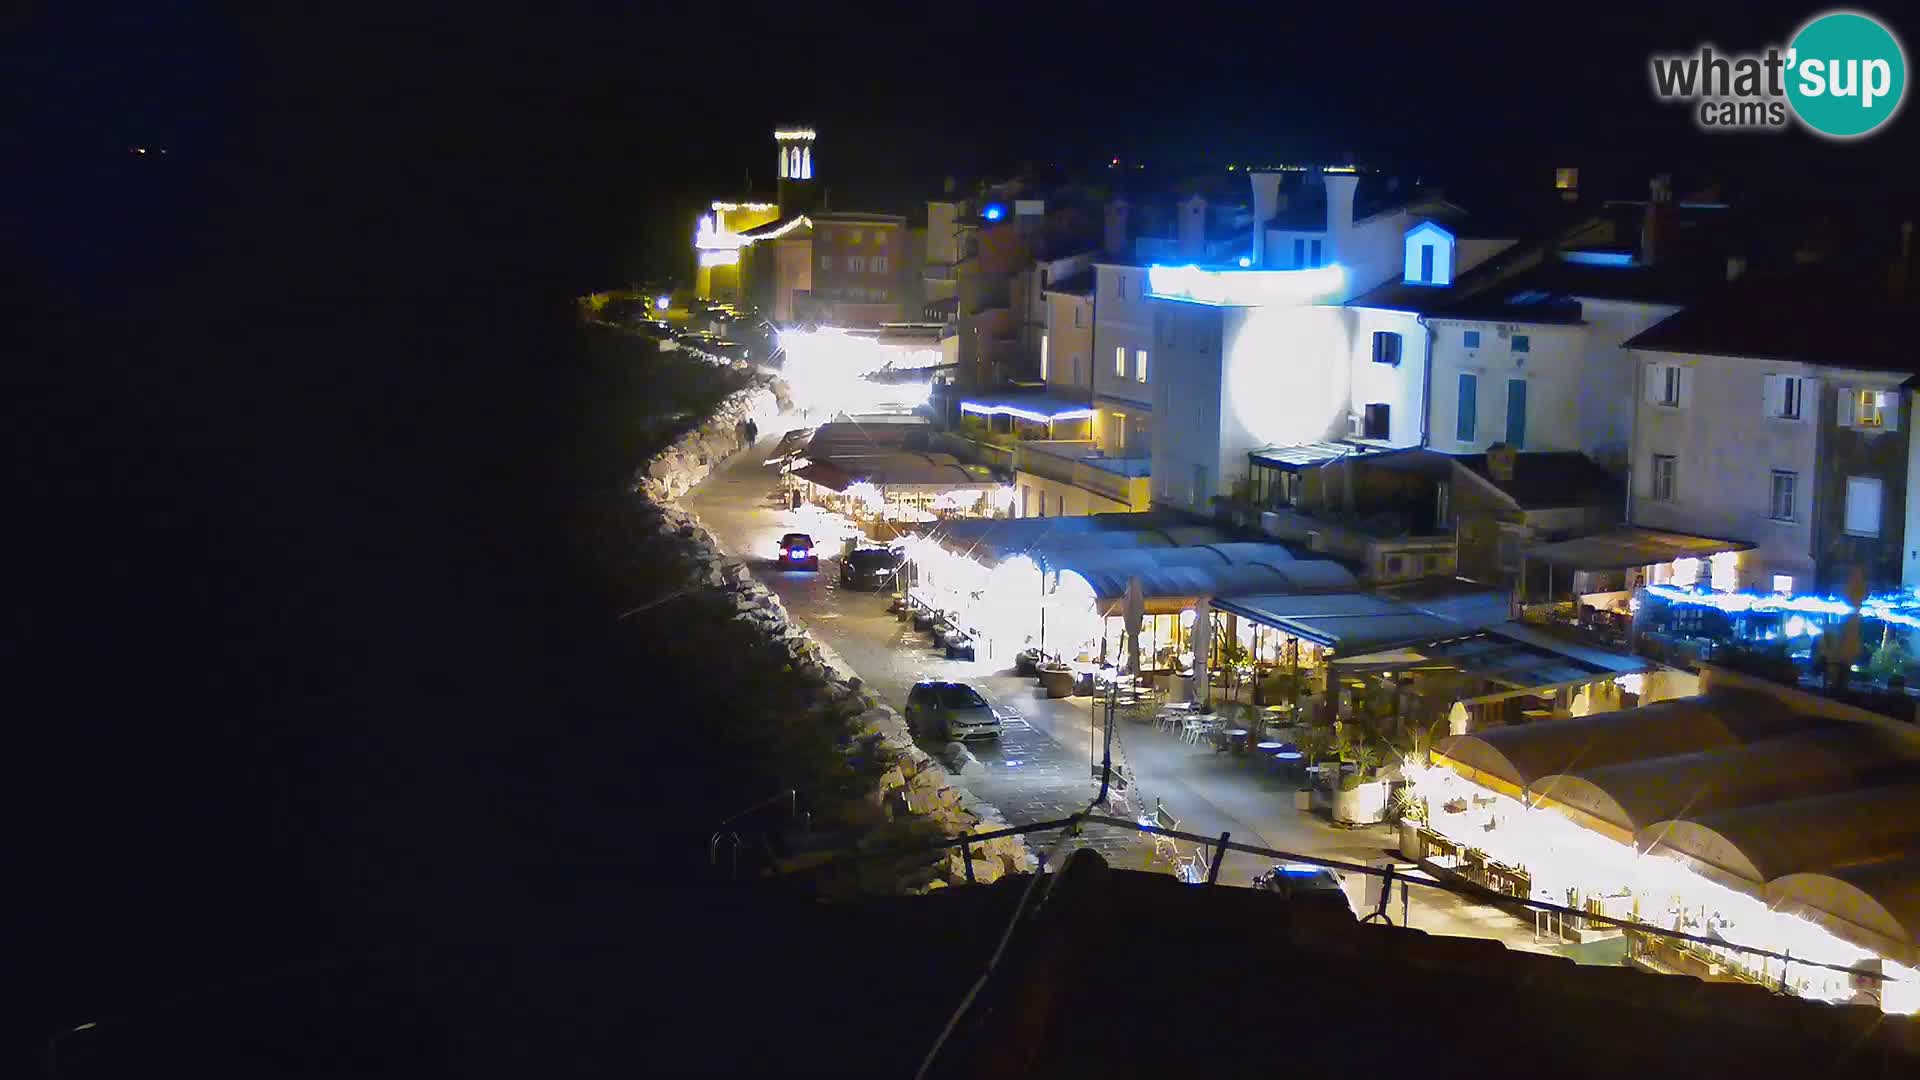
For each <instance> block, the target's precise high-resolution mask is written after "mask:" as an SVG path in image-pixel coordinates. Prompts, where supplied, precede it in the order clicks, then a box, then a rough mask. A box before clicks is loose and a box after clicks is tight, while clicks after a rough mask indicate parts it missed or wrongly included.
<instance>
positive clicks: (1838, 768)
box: [1405, 698, 1920, 1013]
mask: <svg viewBox="0 0 1920 1080" xmlns="http://www.w3.org/2000/svg"><path fill="white" fill-rule="evenodd" d="M1756 710H1757V711H1756ZM1900 754H1913V755H1915V757H1916V760H1920V754H1916V753H1915V751H1914V749H1913V747H1912V746H1911V745H1910V744H1907V743H1904V742H1903V741H1902V740H1901V739H1900V738H1898V737H1890V736H1889V734H1888V733H1887V732H1884V731H1880V730H1876V729H1874V728H1872V727H1870V726H1864V725H1863V726H1860V727H1859V728H1858V730H1856V729H1854V728H1852V727H1848V726H1845V725H1840V726H1836V725H1833V724H1831V723H1821V722H1817V721H1813V720H1810V719H1808V718H1804V717H1796V716H1794V715H1793V714H1791V713H1788V712H1786V711H1784V708H1781V709H1779V710H1776V711H1774V712H1772V713H1769V712H1767V710H1766V708H1764V707H1762V706H1759V705H1756V704H1755V701H1754V700H1753V699H1750V698H1740V699H1737V700H1729V701H1726V702H1724V703H1721V704H1715V699H1707V698H1694V699H1681V700H1677V701H1671V702H1665V703H1662V704H1661V705H1656V706H1651V707H1649V708H1647V709H1634V710H1626V711H1624V712H1619V713H1612V714H1607V716H1605V717H1588V718H1582V719H1579V720H1571V721H1555V722H1553V723H1551V724H1541V725H1532V726H1529V727H1528V728H1526V729H1506V730H1504V731H1502V732H1499V733H1495V734H1488V735H1484V736H1456V737H1452V738H1449V739H1444V740H1442V741H1441V742H1440V743H1439V744H1438V745H1437V746H1436V747H1435V749H1434V754H1433V757H1434V763H1433V764H1432V765H1431V766H1425V765H1418V764H1415V763H1411V762H1410V763H1408V765H1407V767H1406V770H1405V772H1406V775H1407V776H1408V777H1409V779H1410V780H1411V781H1412V783H1413V791H1414V792H1415V794H1416V795H1417V797H1418V799H1419V805H1420V806H1421V807H1422V809H1423V810H1424V814H1425V822H1424V825H1423V826H1421V829H1420V834H1421V836H1422V838H1423V847H1424V851H1425V858H1426V861H1427V862H1428V863H1429V864H1430V865H1431V866H1433V867H1434V868H1435V869H1437V870H1441V871H1444V872H1450V873H1453V874H1458V875H1460V876H1462V877H1465V878H1467V879H1469V880H1472V881H1475V882H1478V883H1479V884H1482V885H1485V886H1487V887H1488V888H1491V889H1493V890H1494V891H1496V892H1500V893H1503V894H1506V895H1510V896H1513V897H1515V898H1518V899H1533V900H1542V901H1548V902H1551V903H1555V904H1562V905H1566V906H1568V907H1572V908H1576V909H1580V910H1582V911H1585V912H1587V913H1589V914H1591V915H1594V916H1606V917H1610V918H1614V919H1623V920H1628V921H1630V922H1637V923H1644V924H1646V925H1648V926H1650V927H1655V928H1660V929H1666V930H1676V931H1680V932H1683V933H1687V934H1692V935H1697V936H1700V937H1705V938H1709V939H1713V940H1714V941H1716V942H1724V943H1725V944H1724V945H1721V944H1700V943H1688V942H1680V941H1677V940H1675V939H1671V938H1661V937H1656V936H1652V935H1646V934H1640V935H1635V934H1633V933H1632V932H1631V930H1629V931H1628V932H1627V934H1626V937H1627V939H1628V940H1627V945H1628V953H1629V955H1630V956H1631V957H1632V960H1633V962H1634V963H1635V964H1637V965H1638V966H1641V967H1645V968H1649V969H1652V970H1658V971H1672V972H1681V973H1686V974H1693V975H1697V976H1699V977H1702V978H1708V979H1716V980H1736V981H1750V982H1756V983H1760V984H1762V985H1767V986H1770V987H1776V988H1777V987H1779V986H1781V985H1783V984H1784V985H1785V987H1786V988H1787V989H1788V990H1789V991H1790V992H1792V993H1794V994H1796V995H1798V996H1802V997H1808V998H1813V999H1817V1000H1822V1001H1836V1002H1837V1001H1854V1000H1862V998H1861V996H1860V995H1861V992H1862V986H1865V987H1866V988H1867V996H1868V998H1867V999H1871V1000H1877V1001H1878V1002H1879V1004H1880V1005H1881V1007H1883V1008H1884V1009H1886V1010H1887V1011H1889V1012H1899V1013H1912V1012H1916V1011H1920V970H1916V961H1917V960H1920V957H1916V954H1915V943H1914V931H1915V930H1916V929H1920V905H1916V904H1915V903H1914V899H1915V897H1916V896H1920V892H1915V891H1914V888H1913V886H1914V885H1915V884H1917V883H1920V866H1916V865H1915V863H1914V861H1913V860H1911V859H1910V858H1908V857H1906V856H1905V855H1903V854H1902V853H1903V852H1904V851H1905V850H1906V849H1907V848H1908V847H1909V846H1910V842H1911V837H1910V836H1909V833H1910V832H1911V831H1912V829H1911V827H1910V826H1909V825H1907V824H1906V823H1907V822H1908V821H1909V820H1911V815H1912V812H1913V810H1914V809H1915V806H1916V804H1920V787H1915V786H1912V785H1894V786H1891V787H1889V786H1884V785H1882V786H1873V785H1871V784H1865V785H1863V784H1860V783H1857V782H1856V773H1855V772H1854V771H1853V770H1854V769H1855V768H1856V765H1855V764H1854V763H1855V762H1857V763H1858V765H1857V768H1858V769H1859V770H1860V772H1859V773H1858V776H1866V775H1868V774H1867V772H1866V770H1869V769H1871V768H1873V767H1875V766H1876V764H1877V765H1880V766H1884V764H1885V759H1886V758H1887V756H1888V755H1900ZM1818 768H1825V769H1826V770H1827V772H1825V773H1824V774H1822V775H1818V776H1810V775H1809V773H1810V772H1812V771H1814V770H1816V769H1818ZM1804 792H1814V794H1812V795H1806V794H1803V793H1804ZM1606 793H1610V794H1606ZM1824 863H1834V864H1846V865H1848V866H1852V865H1860V866H1864V867H1866V868H1868V869H1867V871H1866V872H1849V871H1846V870H1844V869H1842V870H1831V869H1827V868H1825V866H1824V865H1822V864H1824ZM1849 879H1850V880H1849ZM1863 910H1864V911H1866V912H1867V914H1862V912H1863ZM1553 928H1554V929H1557V930H1559V931H1561V932H1563V933H1565V934H1566V935H1567V936H1568V937H1571V938H1574V939H1576V940H1593V939H1594V938H1596V937H1603V936H1608V935H1611V934H1613V933H1615V930H1614V928H1613V927H1612V926H1611V925H1609V924H1607V923H1604V922H1601V921H1598V920H1597V919H1596V920H1594V921H1591V922H1589V921H1588V920H1586V919H1584V918H1581V917H1572V918H1570V919H1568V920H1566V921H1565V922H1564V924H1560V923H1555V924H1553ZM1735 945H1744V946H1749V947H1752V948H1757V949H1763V950H1768V951H1771V952H1775V953H1781V954H1787V955H1791V956H1793V957H1796V958H1801V959H1805V960H1813V961H1819V962H1822V963H1827V964H1838V965H1844V966H1848V967H1856V968H1859V969H1861V970H1862V971H1865V972H1869V973H1874V974H1870V975H1866V976H1861V977H1858V978H1856V977H1853V976H1850V975H1849V974H1847V973H1845V972H1837V971H1832V970H1827V969H1823V968H1815V967H1809V966H1807V965H1805V964H1792V963H1785V964H1783V963H1782V962H1781V961H1779V960H1777V959H1767V958H1764V957H1758V956H1755V955H1754V954H1752V953H1747V952H1742V951H1740V950H1738V949H1735V948H1732V947H1731V946H1735ZM1881 977H1884V980H1885V981H1884V982H1882V981H1881Z"/></svg>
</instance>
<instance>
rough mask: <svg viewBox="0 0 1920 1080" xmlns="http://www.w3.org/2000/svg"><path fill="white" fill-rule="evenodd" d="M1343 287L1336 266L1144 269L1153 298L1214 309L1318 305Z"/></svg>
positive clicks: (1342, 276) (1343, 277)
mask: <svg viewBox="0 0 1920 1080" xmlns="http://www.w3.org/2000/svg"><path fill="white" fill-rule="evenodd" d="M1346 285H1347V272H1346V270H1345V268H1343V267H1341V266H1340V265H1338V264H1334V265H1332V266H1319V267H1314V268H1313V269H1310V270H1239V269H1226V270H1217V269H1210V268H1206V267H1200V266H1150V267H1148V268H1147V291H1148V292H1149V293H1150V294H1152V295H1153V296H1155V297H1157V298H1159V299H1162V300H1186V301H1190V302H1192V303H1196V304H1210V305H1214V306H1217V307H1264V306H1266V305H1269V304H1272V305H1298V304H1316V303H1322V302H1325V301H1328V300H1332V299H1335V298H1336V297H1338V296H1339V295H1340V293H1341V291H1342V290H1344V289H1345V288H1346Z"/></svg>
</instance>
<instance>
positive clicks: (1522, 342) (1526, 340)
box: [1513, 334, 1533, 352]
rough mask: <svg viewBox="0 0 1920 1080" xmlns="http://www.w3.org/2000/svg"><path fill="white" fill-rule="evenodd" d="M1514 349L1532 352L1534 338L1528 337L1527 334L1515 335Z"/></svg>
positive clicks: (1515, 350)
mask: <svg viewBox="0 0 1920 1080" xmlns="http://www.w3.org/2000/svg"><path fill="white" fill-rule="evenodd" d="M1513 351H1514V352H1532V351H1533V339H1532V338H1530V337H1528V336H1527V335H1525V334H1515V335H1513Z"/></svg>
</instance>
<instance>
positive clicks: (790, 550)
mask: <svg viewBox="0 0 1920 1080" xmlns="http://www.w3.org/2000/svg"><path fill="white" fill-rule="evenodd" d="M780 568H781V569H782V570H818V569H820V553H819V552H818V551H816V550H814V547H813V537H811V536H808V535H807V534H806V533H788V534H787V535H785V536H783V537H781V538H780Z"/></svg>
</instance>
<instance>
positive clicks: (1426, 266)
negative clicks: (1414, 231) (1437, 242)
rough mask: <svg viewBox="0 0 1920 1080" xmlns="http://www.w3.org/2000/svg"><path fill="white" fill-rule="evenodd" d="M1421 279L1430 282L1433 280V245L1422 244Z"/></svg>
mask: <svg viewBox="0 0 1920 1080" xmlns="http://www.w3.org/2000/svg"><path fill="white" fill-rule="evenodd" d="M1420 280H1421V281H1423V282H1426V283H1428V284H1432V282H1433V245H1432V244H1421V245H1420Z"/></svg>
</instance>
